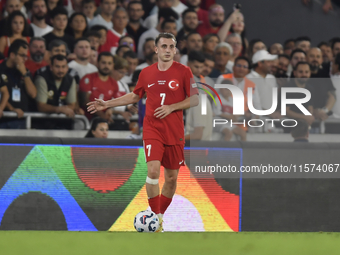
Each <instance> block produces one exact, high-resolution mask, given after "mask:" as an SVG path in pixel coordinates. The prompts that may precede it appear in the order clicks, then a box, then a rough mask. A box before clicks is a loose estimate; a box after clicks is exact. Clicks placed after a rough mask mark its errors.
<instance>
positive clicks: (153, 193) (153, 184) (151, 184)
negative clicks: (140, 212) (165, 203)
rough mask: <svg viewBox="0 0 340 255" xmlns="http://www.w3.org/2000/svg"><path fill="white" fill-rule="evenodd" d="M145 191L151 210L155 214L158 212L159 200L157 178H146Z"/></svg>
mask: <svg viewBox="0 0 340 255" xmlns="http://www.w3.org/2000/svg"><path fill="white" fill-rule="evenodd" d="M146 193H147V195H148V202H149V206H150V208H151V211H153V212H154V213H156V214H159V213H160V200H159V184H158V179H151V178H150V177H147V178H146Z"/></svg>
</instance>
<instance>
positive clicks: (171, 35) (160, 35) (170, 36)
mask: <svg viewBox="0 0 340 255" xmlns="http://www.w3.org/2000/svg"><path fill="white" fill-rule="evenodd" d="M161 38H166V39H172V40H174V41H175V44H176V43H177V41H176V37H175V36H174V35H173V34H171V33H160V34H159V35H158V36H157V37H156V39H155V45H157V44H158V42H159V40H160V39H161Z"/></svg>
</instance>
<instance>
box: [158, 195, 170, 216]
mask: <svg viewBox="0 0 340 255" xmlns="http://www.w3.org/2000/svg"><path fill="white" fill-rule="evenodd" d="M159 200H160V204H161V205H160V213H161V214H164V213H165V211H166V209H167V208H168V207H169V205H170V204H171V201H172V198H168V197H165V196H163V194H161V197H160V199H159Z"/></svg>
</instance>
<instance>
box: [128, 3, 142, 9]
mask: <svg viewBox="0 0 340 255" xmlns="http://www.w3.org/2000/svg"><path fill="white" fill-rule="evenodd" d="M133 4H140V5H141V6H142V9H144V8H143V4H142V2H141V1H130V2H129V3H128V6H127V10H130V8H131V5H133Z"/></svg>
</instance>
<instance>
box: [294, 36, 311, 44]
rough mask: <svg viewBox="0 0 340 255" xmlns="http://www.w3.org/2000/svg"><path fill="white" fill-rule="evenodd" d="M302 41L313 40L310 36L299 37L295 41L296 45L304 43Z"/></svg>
mask: <svg viewBox="0 0 340 255" xmlns="http://www.w3.org/2000/svg"><path fill="white" fill-rule="evenodd" d="M302 41H308V42H310V41H311V39H310V38H309V37H308V36H299V37H298V38H296V39H295V44H297V43H299V42H302Z"/></svg>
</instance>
